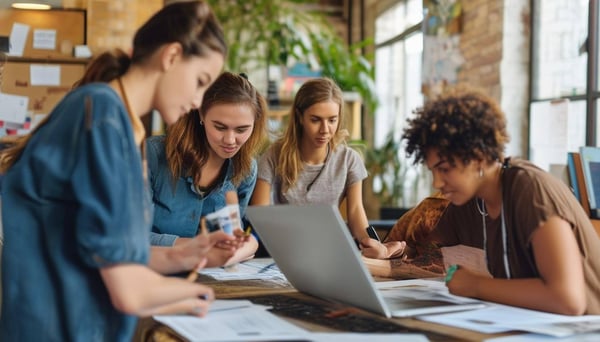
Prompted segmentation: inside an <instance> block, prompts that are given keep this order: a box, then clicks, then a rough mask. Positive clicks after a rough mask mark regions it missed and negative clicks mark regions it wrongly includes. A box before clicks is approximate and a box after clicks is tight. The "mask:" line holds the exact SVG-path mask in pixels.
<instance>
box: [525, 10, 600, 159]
mask: <svg viewBox="0 0 600 342" xmlns="http://www.w3.org/2000/svg"><path fill="white" fill-rule="evenodd" d="M532 13H533V16H532V18H533V27H532V82H531V87H532V89H531V101H532V106H531V113H532V114H534V112H535V110H536V108H544V106H547V107H548V109H547V111H551V110H552V109H553V105H554V104H556V103H559V102H561V101H562V102H568V103H569V105H568V106H563V108H565V117H564V122H563V124H565V125H566V127H569V128H568V129H566V132H567V133H566V134H567V136H566V140H565V143H564V145H565V146H567V149H568V150H573V149H574V148H576V147H577V146H580V145H581V144H585V145H591V146H598V145H599V140H598V126H597V122H598V119H597V115H598V114H597V104H596V103H597V101H598V98H599V97H600V93H599V91H598V89H599V85H598V81H597V80H598V77H597V70H598V61H599V58H600V57H599V55H598V48H597V47H598V41H597V39H598V0H553V1H547V0H534V1H533V7H532ZM590 14H591V15H590ZM555 107H556V106H555ZM557 108H558V107H557ZM542 114H543V113H542ZM536 116H540V117H541V118H542V120H543V115H539V114H536ZM531 119H532V121H531V122H530V137H532V136H535V134H536V132H535V130H536V128H537V126H536V122H535V120H536V117H533V116H532V117H531ZM537 119H539V118H537ZM582 121H583V123H582ZM582 126H583V127H582ZM573 127H576V129H571V128H573ZM552 128H553V129H555V128H556V126H554V127H552ZM537 133H540V132H537ZM546 134H551V133H550V132H546ZM536 148H538V150H540V149H539V145H536V141H532V140H531V139H530V153H535V151H536ZM532 151H533V152H532ZM534 157H535V155H534Z"/></svg>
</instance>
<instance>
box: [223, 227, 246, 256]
mask: <svg viewBox="0 0 600 342" xmlns="http://www.w3.org/2000/svg"><path fill="white" fill-rule="evenodd" d="M233 237H234V239H233V240H227V241H219V242H217V243H216V244H215V247H217V248H221V249H226V250H231V249H232V248H233V251H234V252H235V251H236V250H237V249H240V248H242V247H243V246H244V244H245V243H246V242H248V241H249V240H250V235H249V234H248V235H246V233H244V231H243V230H241V229H236V230H234V231H233Z"/></svg>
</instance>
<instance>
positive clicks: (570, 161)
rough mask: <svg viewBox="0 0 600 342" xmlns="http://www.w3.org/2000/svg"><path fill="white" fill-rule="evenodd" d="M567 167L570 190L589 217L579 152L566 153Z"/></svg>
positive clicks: (588, 205) (588, 204)
mask: <svg viewBox="0 0 600 342" xmlns="http://www.w3.org/2000/svg"><path fill="white" fill-rule="evenodd" d="M567 167H568V169H569V179H570V182H571V188H572V189H573V193H574V195H575V197H577V199H578V200H579V203H581V206H582V207H583V210H584V211H585V212H586V214H588V216H589V215H590V203H589V198H588V193H587V187H586V184H585V176H584V173H583V163H582V160H581V155H580V154H579V152H568V153H567Z"/></svg>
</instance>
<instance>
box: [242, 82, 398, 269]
mask: <svg viewBox="0 0 600 342" xmlns="http://www.w3.org/2000/svg"><path fill="white" fill-rule="evenodd" d="M342 109H343V99H342V92H341V90H340V88H339V87H338V86H337V85H336V84H335V83H334V82H333V81H332V80H330V79H328V78H318V79H313V80H310V81H308V82H306V83H304V84H303V85H302V87H301V88H300V89H299V90H298V93H297V94H296V97H295V98H294V103H293V106H292V110H291V112H290V121H289V122H290V123H289V125H288V127H287V129H286V131H285V134H284V135H283V137H282V138H281V139H279V140H278V141H276V142H275V143H273V145H271V146H270V147H269V149H268V150H267V151H266V152H265V153H264V154H263V156H262V157H261V158H260V161H259V165H258V180H257V182H256V187H255V189H254V193H253V197H252V200H251V202H250V203H251V204H252V205H268V204H270V203H272V202H273V203H275V204H283V203H291V204H308V203H312V204H315V203H322V204H328V205H331V204H333V205H340V204H341V203H342V201H343V200H344V199H346V208H347V219H348V224H349V226H350V232H351V233H352V236H353V237H354V238H355V239H357V240H358V241H359V242H360V245H361V248H362V251H363V255H365V256H367V257H370V258H389V257H392V256H396V255H399V254H401V253H402V250H403V249H404V246H405V243H404V242H398V241H394V242H390V243H385V244H382V243H380V242H378V241H377V240H374V239H370V238H369V236H368V235H367V230H366V229H365V228H366V227H368V220H367V215H366V213H365V209H364V207H363V203H362V180H363V179H365V178H366V177H367V171H366V169H365V166H364V163H363V161H362V159H361V157H360V156H359V154H358V153H357V152H356V151H355V150H353V149H351V148H349V147H348V146H346V145H345V144H344V143H343V141H344V138H345V137H346V135H347V132H346V130H344V129H341V128H340V122H341V121H343V120H342V119H343V110H342Z"/></svg>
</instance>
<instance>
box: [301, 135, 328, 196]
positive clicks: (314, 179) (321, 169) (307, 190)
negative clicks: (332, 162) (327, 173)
mask: <svg viewBox="0 0 600 342" xmlns="http://www.w3.org/2000/svg"><path fill="white" fill-rule="evenodd" d="M328 160H329V145H327V154H326V155H325V161H324V162H323V165H322V166H321V168H320V169H319V172H318V173H317V175H316V176H315V178H313V180H312V181H311V182H310V183H309V184H308V185H307V186H306V192H309V191H310V188H312V186H313V184H315V182H316V181H317V178H319V176H320V175H321V173H323V169H324V168H325V165H326V164H327V161H328Z"/></svg>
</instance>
